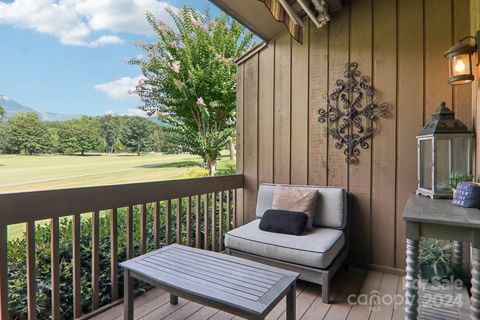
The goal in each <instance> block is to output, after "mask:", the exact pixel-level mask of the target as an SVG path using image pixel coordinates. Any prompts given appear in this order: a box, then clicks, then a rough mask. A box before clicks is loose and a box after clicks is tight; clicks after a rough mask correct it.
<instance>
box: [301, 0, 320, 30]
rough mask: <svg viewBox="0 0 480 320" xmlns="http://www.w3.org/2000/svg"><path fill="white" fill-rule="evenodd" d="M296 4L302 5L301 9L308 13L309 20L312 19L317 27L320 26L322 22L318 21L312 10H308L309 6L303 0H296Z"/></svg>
mask: <svg viewBox="0 0 480 320" xmlns="http://www.w3.org/2000/svg"><path fill="white" fill-rule="evenodd" d="M297 2H298V4H299V5H300V7H302V9H303V11H305V13H306V14H307V15H308V17H309V18H310V20H312V22H313V23H315V25H316V26H317V28H321V27H322V24H321V23H320V22H318V20H317V17H316V16H315V14H314V13H313V12H312V10H310V8H309V7H308V5H307V4H306V3H305V2H304V0H297Z"/></svg>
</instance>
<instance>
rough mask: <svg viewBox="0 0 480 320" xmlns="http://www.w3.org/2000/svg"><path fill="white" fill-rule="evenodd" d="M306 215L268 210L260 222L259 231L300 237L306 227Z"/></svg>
mask: <svg viewBox="0 0 480 320" xmlns="http://www.w3.org/2000/svg"><path fill="white" fill-rule="evenodd" d="M307 221H308V215H307V214H306V213H304V212H294V211H285V210H276V209H269V210H267V211H265V213H264V214H263V217H262V219H261V220H260V226H259V228H260V230H263V231H268V232H276V233H285V234H293V235H297V236H298V235H301V234H302V233H303V232H305V228H306V227H307Z"/></svg>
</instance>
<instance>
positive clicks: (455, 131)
mask: <svg viewBox="0 0 480 320" xmlns="http://www.w3.org/2000/svg"><path fill="white" fill-rule="evenodd" d="M472 145H473V135H472V133H471V132H470V131H469V130H468V128H467V126H466V125H465V124H463V123H462V122H461V121H459V120H456V119H455V113H453V112H452V111H451V110H450V109H448V108H447V106H446V105H445V102H442V103H441V104H440V106H439V107H438V108H437V110H435V113H434V114H433V115H432V121H431V122H430V123H428V124H427V125H426V126H425V127H424V128H423V129H422V130H421V131H420V133H419V135H418V136H417V148H418V189H417V194H422V195H425V196H429V197H430V198H432V199H435V198H451V197H452V194H453V192H452V189H451V187H450V178H451V176H452V174H453V173H456V172H461V173H466V174H469V175H470V174H472Z"/></svg>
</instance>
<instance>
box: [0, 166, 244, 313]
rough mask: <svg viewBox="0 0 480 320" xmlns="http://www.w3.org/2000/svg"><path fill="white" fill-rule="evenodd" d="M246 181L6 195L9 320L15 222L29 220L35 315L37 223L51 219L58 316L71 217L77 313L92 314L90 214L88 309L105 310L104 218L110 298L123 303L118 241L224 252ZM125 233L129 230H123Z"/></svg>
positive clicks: (3, 301) (1, 304)
mask: <svg viewBox="0 0 480 320" xmlns="http://www.w3.org/2000/svg"><path fill="white" fill-rule="evenodd" d="M243 183H244V182H243V176H242V175H234V176H225V177H210V178H199V179H186V180H172V181H161V182H148V183H135V184H123V185H112V186H101V187H87V188H75V189H62V190H49V191H38V192H23V193H9V194H0V320H5V319H9V314H10V313H11V312H10V310H9V301H8V294H9V293H8V282H9V280H10V281H11V280H12V279H9V278H8V275H9V271H8V267H9V265H8V257H7V253H8V245H9V242H8V226H10V225H14V224H18V223H25V224H26V227H25V240H26V241H25V243H26V250H25V252H26V270H27V275H26V277H27V281H26V283H27V297H28V319H36V318H37V296H36V292H37V288H36V283H37V276H36V271H37V270H36V242H35V232H36V225H38V224H39V223H48V224H49V225H50V241H51V243H50V247H51V249H50V255H51V260H50V261H51V262H50V263H51V266H50V272H51V317H52V319H54V320H55V319H60V318H61V314H60V310H61V306H60V301H61V297H60V286H61V285H62V283H61V282H60V268H61V266H60V257H59V246H60V238H61V236H62V234H61V232H60V231H61V229H60V222H59V221H60V219H71V223H72V227H71V229H72V234H71V242H72V264H73V272H72V275H73V315H74V317H75V318H79V317H82V316H85V315H82V305H81V294H82V276H83V275H82V274H81V260H80V257H81V254H80V253H81V252H80V251H81V246H80V244H81V241H80V238H81V236H84V235H82V234H81V228H80V226H81V221H83V219H91V268H92V270H91V280H90V281H91V295H92V296H91V308H90V310H88V313H90V312H91V314H94V313H95V311H97V312H96V313H98V310H101V309H102V306H101V302H100V301H99V297H100V285H101V283H100V272H101V270H100V249H99V242H100V240H99V239H100V236H99V230H100V219H101V217H102V218H103V219H105V220H106V221H108V222H109V235H108V237H109V242H110V249H109V250H110V254H109V256H110V260H111V261H110V273H111V275H110V278H111V279H110V281H111V283H110V284H109V285H110V286H111V296H110V302H115V301H119V295H120V294H121V288H119V286H120V284H119V275H120V273H119V270H118V268H119V267H118V263H119V251H118V250H119V246H120V247H121V248H124V249H125V251H126V259H128V258H132V257H134V255H135V254H141V253H145V252H147V251H148V250H152V249H155V248H159V247H161V246H162V245H166V244H169V243H171V242H173V241H176V242H177V243H182V244H185V245H188V246H196V247H201V248H204V249H209V250H217V251H222V250H223V236H224V234H225V233H226V232H227V231H228V230H229V229H231V228H234V227H235V225H236V220H237V216H236V193H237V189H241V188H243ZM120 215H121V216H120ZM65 217H66V218H65ZM107 217H108V218H107ZM119 217H121V218H122V219H125V220H126V221H125V224H126V228H124V229H122V230H119V227H118V226H119ZM149 218H150V219H152V220H153V221H149ZM134 219H135V220H134ZM39 221H41V222H39ZM122 221H123V220H122ZM134 221H137V222H138V224H137V226H136V228H139V230H136V231H135V232H134ZM162 224H163V225H162ZM148 225H150V226H151V227H150V228H151V229H153V230H150V229H149V228H148ZM162 229H163V232H161V231H162ZM119 232H122V233H123V232H125V233H126V235H123V234H120V235H119ZM162 233H163V235H162ZM135 235H137V236H136V237H135ZM120 237H122V239H123V238H125V239H126V240H125V241H124V242H125V243H120V242H119V238H120ZM119 293H120V294H119ZM103 308H105V307H103ZM10 315H11V314H10Z"/></svg>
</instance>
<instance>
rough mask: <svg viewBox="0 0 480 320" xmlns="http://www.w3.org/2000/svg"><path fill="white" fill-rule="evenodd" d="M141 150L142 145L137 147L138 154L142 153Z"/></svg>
mask: <svg viewBox="0 0 480 320" xmlns="http://www.w3.org/2000/svg"><path fill="white" fill-rule="evenodd" d="M140 150H141V148H140V146H138V147H137V156H139V155H140Z"/></svg>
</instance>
